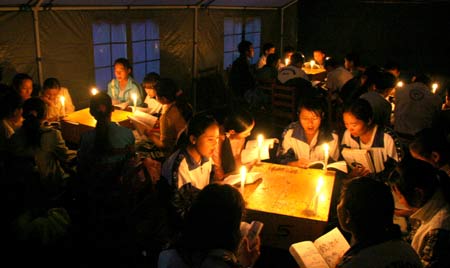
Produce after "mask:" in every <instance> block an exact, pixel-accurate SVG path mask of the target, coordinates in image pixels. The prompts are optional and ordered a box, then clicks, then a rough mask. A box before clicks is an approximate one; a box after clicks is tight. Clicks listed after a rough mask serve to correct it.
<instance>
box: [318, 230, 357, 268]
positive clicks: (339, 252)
mask: <svg viewBox="0 0 450 268" xmlns="http://www.w3.org/2000/svg"><path fill="white" fill-rule="evenodd" d="M314 245H315V246H316V248H317V250H318V251H319V252H320V254H321V255H322V257H323V259H324V260H325V261H326V262H327V263H328V266H329V267H336V264H337V263H338V262H339V260H340V259H341V258H342V256H343V255H344V253H345V252H346V251H347V250H348V249H349V248H350V245H349V244H348V242H347V240H346V239H345V237H344V236H343V235H342V233H341V231H339V229H338V228H337V227H336V228H334V229H333V230H331V231H329V232H328V233H326V234H324V235H322V236H321V237H319V238H317V239H316V240H315V241H314Z"/></svg>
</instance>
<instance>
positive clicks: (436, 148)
mask: <svg viewBox="0 0 450 268" xmlns="http://www.w3.org/2000/svg"><path fill="white" fill-rule="evenodd" d="M409 149H410V150H411V151H414V152H415V153H417V154H418V155H420V156H422V157H424V158H427V159H429V158H431V157H432V153H433V152H436V153H438V154H439V165H443V164H445V163H447V162H448V161H449V154H450V145H449V143H448V142H447V140H446V138H445V136H444V135H442V133H441V132H439V131H438V130H437V129H434V128H425V129H423V130H421V131H419V132H418V133H417V134H416V135H415V137H414V140H413V141H412V142H411V143H410V144H409Z"/></svg>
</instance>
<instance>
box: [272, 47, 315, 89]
mask: <svg viewBox="0 0 450 268" xmlns="http://www.w3.org/2000/svg"><path fill="white" fill-rule="evenodd" d="M302 66H303V55H302V54H301V53H298V52H297V53H294V54H293V55H292V56H291V63H290V64H289V65H288V66H286V67H283V68H281V69H280V70H279V71H278V81H280V82H281V83H282V84H285V83H286V82H288V81H289V80H291V79H294V78H302V79H304V80H306V81H309V77H308V75H307V74H306V73H305V71H303V70H302Z"/></svg>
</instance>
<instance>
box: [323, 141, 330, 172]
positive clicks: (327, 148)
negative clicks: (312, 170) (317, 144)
mask: <svg viewBox="0 0 450 268" xmlns="http://www.w3.org/2000/svg"><path fill="white" fill-rule="evenodd" d="M329 151H330V146H329V145H328V143H325V144H324V145H323V156H324V160H323V162H324V165H323V170H325V171H326V170H327V166H328V157H329Z"/></svg>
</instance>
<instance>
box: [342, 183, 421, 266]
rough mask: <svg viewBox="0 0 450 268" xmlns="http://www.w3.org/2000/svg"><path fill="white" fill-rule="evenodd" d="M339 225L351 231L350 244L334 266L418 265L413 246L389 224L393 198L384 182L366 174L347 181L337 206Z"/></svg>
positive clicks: (391, 222) (395, 227)
mask: <svg viewBox="0 0 450 268" xmlns="http://www.w3.org/2000/svg"><path fill="white" fill-rule="evenodd" d="M337 211H338V218H339V224H340V226H341V227H342V229H344V230H345V231H347V232H350V233H351V234H352V246H351V248H350V249H349V250H347V252H346V253H345V254H344V256H343V257H342V259H341V261H340V263H339V264H337V266H336V267H338V268H350V267H355V268H356V267H358V268H364V267H367V268H368V267H411V268H413V267H414V268H420V267H422V265H421V263H420V259H419V257H418V256H417V254H416V252H415V251H414V249H413V248H412V247H411V245H409V244H408V243H407V242H405V241H403V240H401V232H400V228H399V226H398V225H396V224H393V221H392V218H393V215H394V200H393V197H392V194H391V191H390V189H389V187H388V186H386V185H385V184H384V183H382V182H379V181H376V180H373V179H371V178H369V177H362V178H358V179H355V180H352V181H350V182H349V183H347V184H346V185H344V188H343V190H342V193H341V199H340V202H339V204H338V206H337Z"/></svg>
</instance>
